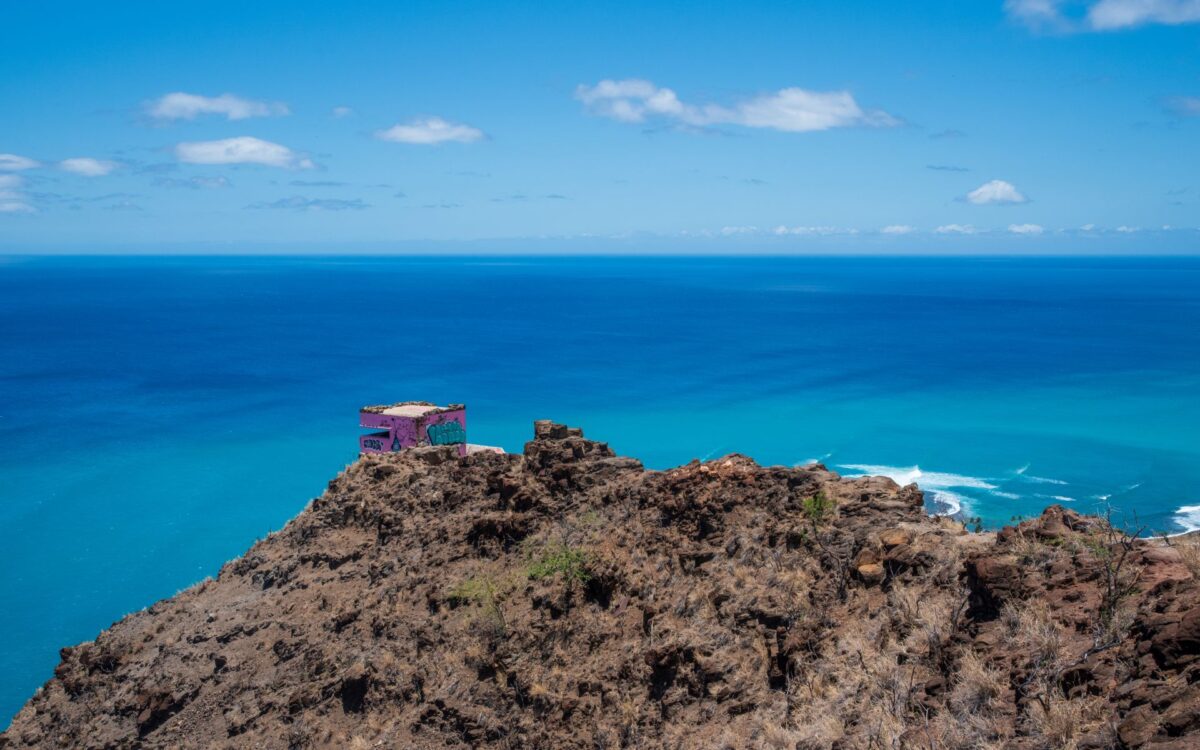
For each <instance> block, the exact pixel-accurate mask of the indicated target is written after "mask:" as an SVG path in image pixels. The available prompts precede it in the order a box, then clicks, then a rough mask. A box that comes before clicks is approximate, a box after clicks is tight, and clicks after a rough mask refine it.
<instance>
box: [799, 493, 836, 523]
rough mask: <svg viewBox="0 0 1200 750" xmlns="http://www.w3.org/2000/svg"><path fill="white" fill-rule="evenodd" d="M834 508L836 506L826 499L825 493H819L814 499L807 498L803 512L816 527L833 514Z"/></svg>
mask: <svg viewBox="0 0 1200 750" xmlns="http://www.w3.org/2000/svg"><path fill="white" fill-rule="evenodd" d="M834 507H836V504H835V503H834V502H833V501H832V500H830V499H829V498H828V497H826V496H825V493H824V492H818V493H817V494H815V495H813V496H812V497H809V498H805V500H804V502H803V503H802V504H801V511H802V512H803V513H804V517H805V518H807V519H808V520H809V522H810V523H812V525H813V526H816V525H817V524H819V523H821V522H822V521H824V520H825V519H826V518H828V517H829V516H830V515H831V514H832V513H833V509H834Z"/></svg>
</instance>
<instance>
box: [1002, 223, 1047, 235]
mask: <svg viewBox="0 0 1200 750" xmlns="http://www.w3.org/2000/svg"><path fill="white" fill-rule="evenodd" d="M1008 231H1010V232H1012V233H1013V234H1041V233H1042V232H1045V231H1046V229H1045V228H1044V227H1042V226H1041V225H1039V224H1009V225H1008Z"/></svg>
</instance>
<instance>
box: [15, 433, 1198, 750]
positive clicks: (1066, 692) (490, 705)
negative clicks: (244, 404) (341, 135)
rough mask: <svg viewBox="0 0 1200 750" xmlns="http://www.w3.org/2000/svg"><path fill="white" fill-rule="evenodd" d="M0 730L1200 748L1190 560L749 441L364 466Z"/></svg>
mask: <svg viewBox="0 0 1200 750" xmlns="http://www.w3.org/2000/svg"><path fill="white" fill-rule="evenodd" d="M0 747H2V748H5V749H8V748H24V747H47V748H48V747H96V748H139V747H145V748H160V747H162V748H165V747H172V748H173V747H205V748H244V747H262V748H309V747H348V748H373V747H397V748H465V747H479V748H581V749H582V748H588V749H590V750H595V749H597V748H779V749H781V750H782V749H783V748H789V749H791V748H835V747H836V748H899V747H911V748H976V747H1014V748H1055V747H1079V748H1106V747H1152V748H1156V749H1157V750H1167V749H1168V748H1172V749H1175V748H1185V747H1200V582H1198V581H1197V566H1196V555H1195V549H1194V548H1190V547H1182V546H1180V545H1178V544H1176V545H1175V546H1169V545H1164V544H1163V543H1161V542H1147V541H1140V540H1135V539H1132V538H1130V537H1129V536H1127V535H1125V534H1123V533H1121V532H1120V531H1118V530H1116V529H1114V528H1113V527H1112V526H1111V525H1110V524H1108V523H1106V522H1105V521H1103V520H1102V519H1096V518H1088V517H1083V516H1079V515H1076V514H1074V513H1071V512H1069V511H1065V510H1063V509H1061V508H1058V507H1054V508H1050V509H1049V510H1047V511H1046V512H1045V514H1043V515H1042V516H1041V517H1040V518H1038V519H1036V520H1031V521H1026V522H1024V523H1022V524H1020V525H1019V526H1015V527H1011V528H1007V529H1004V530H1003V531H1001V532H1000V533H998V534H968V533H966V532H965V531H964V530H963V529H962V528H961V526H960V525H959V524H957V523H954V522H951V521H949V520H946V519H937V518H931V517H929V516H927V515H926V514H925V512H924V510H923V505H922V497H921V493H920V491H919V490H918V489H917V488H916V487H914V486H909V487H898V486H896V485H895V484H894V483H893V482H891V481H890V480H888V479H883V478H870V479H842V478H839V477H838V476H837V475H836V474H834V473H832V472H830V471H827V470H826V469H824V468H823V467H821V466H809V467H804V468H783V467H761V466H758V465H756V464H755V463H754V462H753V461H751V460H750V459H748V458H745V457H743V456H738V455H732V456H727V457H725V458H722V459H719V460H716V461H709V462H705V463H699V462H693V463H691V464H688V465H686V466H682V467H679V468H677V469H672V470H670V471H664V472H658V471H645V470H644V469H643V468H642V466H641V465H640V464H639V463H638V462H637V461H635V460H633V459H630V458H622V457H618V456H616V455H614V453H613V452H612V451H611V450H610V449H609V448H608V446H606V445H605V444H603V443H598V442H593V441H590V440H587V439H585V438H583V437H582V435H581V434H580V433H579V432H578V431H577V430H568V429H567V428H564V427H561V426H559V425H552V424H548V423H539V425H538V431H537V438H536V439H535V440H533V441H532V442H530V443H528V444H527V445H526V446H525V451H524V454H523V455H497V454H490V453H480V454H475V455H470V456H467V457H466V458H458V457H457V456H455V455H453V454H452V453H451V452H450V451H449V449H442V448H432V449H417V450H413V451H411V452H408V453H405V454H396V455H381V456H370V457H364V458H362V459H360V460H359V461H357V462H356V463H354V464H353V465H352V466H350V467H349V468H348V469H347V470H346V471H345V472H344V473H342V474H341V475H340V476H338V477H337V478H336V479H334V480H333V481H332V482H330V484H329V488H328V490H327V491H326V492H325V493H324V495H323V496H322V497H320V498H319V499H317V500H315V501H314V502H313V503H312V504H311V506H310V507H309V508H308V509H306V510H305V511H304V512H303V513H301V514H300V515H299V516H298V517H297V518H296V519H294V520H293V521H292V522H291V523H289V524H288V525H287V526H286V527H285V528H284V529H283V530H281V531H280V532H278V533H276V534H273V535H272V536H270V537H269V538H267V539H265V540H263V541H261V542H259V543H257V544H255V545H254V546H253V547H252V548H251V549H250V550H249V551H248V552H247V553H246V554H245V556H244V557H242V558H240V559H238V560H235V561H233V562H230V563H229V564H227V565H226V566H225V567H224V568H223V569H222V570H221V572H220V575H219V576H218V577H217V578H216V579H215V580H208V581H204V582H203V583H200V584H198V585H196V586H194V587H193V588H191V589H189V590H187V591H184V592H183V593H181V594H179V595H178V596H175V597H173V598H171V599H168V600H165V601H162V602H159V603H157V604H155V605H154V606H152V607H150V608H149V609H147V610H145V611H142V612H139V613H136V614H133V615H130V616H129V617H126V618H125V619H124V620H122V621H120V622H118V623H116V624H115V625H113V626H112V627H111V628H110V629H109V630H107V631H105V632H103V633H101V634H100V635H99V636H98V637H97V638H96V640H95V641H93V642H89V643H84V644H81V645H79V646H75V647H71V648H64V649H63V650H62V663H61V664H60V665H59V666H58V668H57V669H56V670H55V676H54V678H53V679H52V680H50V681H49V682H48V683H47V684H46V685H45V687H43V688H42V689H41V690H39V691H38V693H37V694H36V695H34V696H33V698H32V699H31V700H30V701H29V703H28V704H27V705H26V706H25V708H24V709H23V710H22V711H21V713H20V714H19V715H18V716H17V717H16V719H15V720H14V721H13V723H12V726H11V727H10V728H9V729H8V731H7V732H5V733H4V734H3V735H0Z"/></svg>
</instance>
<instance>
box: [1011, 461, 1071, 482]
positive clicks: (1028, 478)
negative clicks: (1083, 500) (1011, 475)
mask: <svg viewBox="0 0 1200 750" xmlns="http://www.w3.org/2000/svg"><path fill="white" fill-rule="evenodd" d="M1027 471H1029V464H1025V465H1024V466H1022V467H1021V468H1019V469H1017V476H1019V477H1021V478H1022V479H1024V480H1025V481H1027V482H1036V483H1037V484H1067V482H1064V481H1063V480H1061V479H1051V478H1050V477H1035V476H1034V475H1032V474H1026V473H1025V472H1027Z"/></svg>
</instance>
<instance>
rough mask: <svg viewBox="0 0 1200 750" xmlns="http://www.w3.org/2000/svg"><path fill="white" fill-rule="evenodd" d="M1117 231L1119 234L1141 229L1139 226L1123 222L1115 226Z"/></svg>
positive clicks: (1131, 232)
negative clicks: (1131, 225) (1129, 225)
mask: <svg viewBox="0 0 1200 750" xmlns="http://www.w3.org/2000/svg"><path fill="white" fill-rule="evenodd" d="M1117 231H1118V232H1120V233H1121V234H1133V233H1134V232H1140V231H1142V230H1141V229H1140V228H1139V227H1127V226H1125V225H1124V224H1122V225H1121V226H1119V227H1117Z"/></svg>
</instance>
